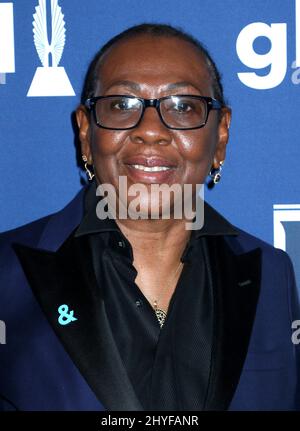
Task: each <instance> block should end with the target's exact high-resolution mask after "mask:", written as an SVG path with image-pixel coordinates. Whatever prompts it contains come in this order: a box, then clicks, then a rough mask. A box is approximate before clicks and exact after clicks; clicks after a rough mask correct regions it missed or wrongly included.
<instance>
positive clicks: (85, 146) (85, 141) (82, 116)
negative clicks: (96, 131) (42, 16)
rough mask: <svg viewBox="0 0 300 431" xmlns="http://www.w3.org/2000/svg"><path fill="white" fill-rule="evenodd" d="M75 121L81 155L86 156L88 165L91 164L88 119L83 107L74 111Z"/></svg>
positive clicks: (80, 106)
mask: <svg viewBox="0 0 300 431" xmlns="http://www.w3.org/2000/svg"><path fill="white" fill-rule="evenodd" d="M76 121H77V126H78V129H79V140H80V144H81V154H84V155H86V157H87V160H88V163H89V164H92V158H91V148H90V118H89V114H88V112H87V110H86V108H85V106H83V105H79V106H78V108H77V109H76Z"/></svg>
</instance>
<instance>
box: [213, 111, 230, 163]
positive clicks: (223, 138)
mask: <svg viewBox="0 0 300 431" xmlns="http://www.w3.org/2000/svg"><path fill="white" fill-rule="evenodd" d="M220 116H221V117H220V119H219V126H218V143H217V146H216V150H215V155H214V163H213V166H214V168H216V169H217V168H218V167H219V163H220V161H222V160H225V157H226V146H227V143H228V140H229V127H230V122H231V109H230V108H229V107H228V106H226V107H224V108H222V110H221V112H220Z"/></svg>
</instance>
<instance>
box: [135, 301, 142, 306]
mask: <svg viewBox="0 0 300 431" xmlns="http://www.w3.org/2000/svg"><path fill="white" fill-rule="evenodd" d="M135 305H136V306H137V307H141V306H142V301H140V300H139V299H137V300H136V301H135Z"/></svg>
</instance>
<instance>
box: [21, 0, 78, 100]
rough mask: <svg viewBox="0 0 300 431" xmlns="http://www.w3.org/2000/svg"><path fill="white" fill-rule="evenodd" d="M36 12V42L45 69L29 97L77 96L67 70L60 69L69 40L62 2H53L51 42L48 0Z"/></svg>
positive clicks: (38, 73) (40, 70) (41, 69)
mask: <svg viewBox="0 0 300 431" xmlns="http://www.w3.org/2000/svg"><path fill="white" fill-rule="evenodd" d="M35 10H36V12H35V14H34V15H33V23H32V24H33V35H34V36H33V40H34V44H35V47H36V50H37V53H38V55H39V58H40V60H41V63H42V65H43V67H38V68H37V70H36V72H35V75H34V77H33V80H32V83H31V86H30V88H29V90H28V93H27V96H29V97H34V96H75V93H74V90H73V88H72V85H71V83H70V81H69V78H68V76H67V74H66V71H65V68H64V67H58V64H59V62H60V59H61V56H62V53H63V50H64V46H65V40H66V28H65V21H64V15H63V13H62V11H61V7H60V6H59V5H58V0H51V34H52V36H51V43H49V39H48V31H47V10H46V0H39V5H38V6H36V8H35ZM50 59H51V65H50Z"/></svg>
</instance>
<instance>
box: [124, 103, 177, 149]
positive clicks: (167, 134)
mask: <svg viewBox="0 0 300 431" xmlns="http://www.w3.org/2000/svg"><path fill="white" fill-rule="evenodd" d="M171 139H172V137H171V130H170V129H168V128H167V127H166V126H165V125H164V124H163V122H162V121H161V119H160V116H159V113H158V112H157V109H156V108H154V107H147V108H145V110H144V114H143V117H142V119H141V121H140V122H139V124H138V125H137V127H135V128H134V129H132V131H131V140H132V141H133V142H134V143H145V144H155V143H159V144H164V145H167V144H169V143H170V142H171Z"/></svg>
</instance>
